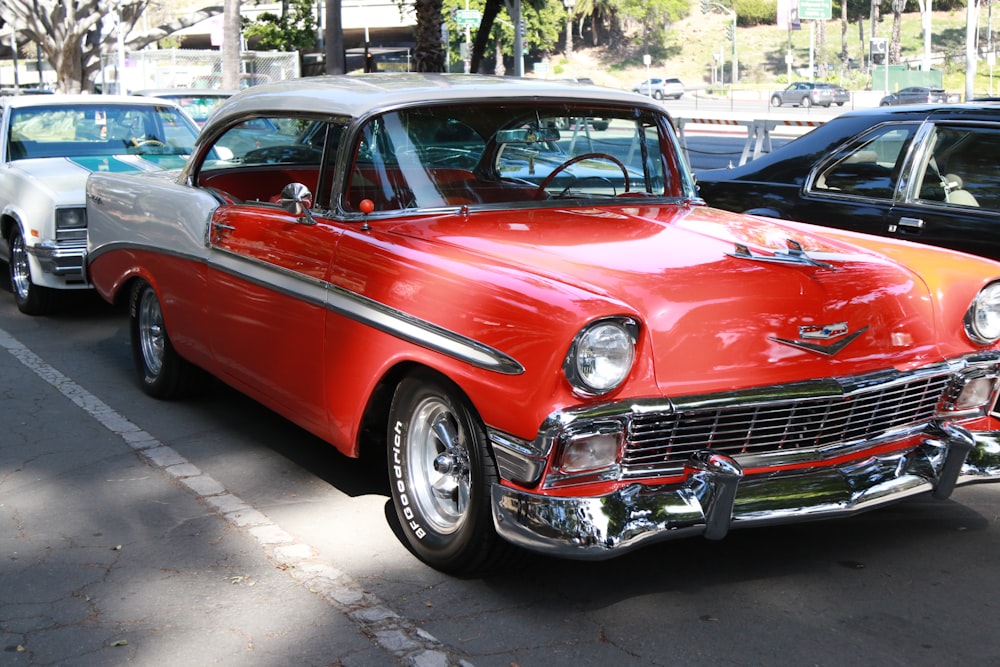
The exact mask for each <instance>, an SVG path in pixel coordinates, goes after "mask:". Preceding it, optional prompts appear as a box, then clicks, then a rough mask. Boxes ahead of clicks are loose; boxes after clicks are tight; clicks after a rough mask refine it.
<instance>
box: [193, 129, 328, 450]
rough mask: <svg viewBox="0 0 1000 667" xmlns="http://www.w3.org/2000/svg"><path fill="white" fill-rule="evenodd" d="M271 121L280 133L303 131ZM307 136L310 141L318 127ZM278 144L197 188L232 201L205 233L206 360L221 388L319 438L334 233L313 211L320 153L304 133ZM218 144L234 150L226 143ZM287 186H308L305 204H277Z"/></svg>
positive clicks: (209, 173) (210, 173) (220, 168)
mask: <svg viewBox="0 0 1000 667" xmlns="http://www.w3.org/2000/svg"><path fill="white" fill-rule="evenodd" d="M272 120H275V122H276V125H277V126H278V127H287V126H289V125H290V126H292V127H300V126H301V123H297V122H284V119H272ZM310 127H311V126H310ZM308 136H309V141H310V142H315V141H316V136H317V134H316V132H315V130H314V128H313V129H309V130H308ZM319 136H323V134H322V133H321V134H320V135H319ZM282 140H283V141H285V142H286V143H285V144H281V143H278V142H272V143H271V144H270V145H268V146H266V147H263V148H259V149H250V150H248V151H247V153H245V154H243V155H237V156H234V159H232V160H226V161H223V162H224V164H222V165H218V164H214V165H212V166H214V167H215V169H208V170H203V174H202V178H201V182H202V184H203V185H207V186H210V187H213V188H216V189H217V190H218V191H220V192H224V193H225V196H226V197H228V201H227V205H225V206H220V207H219V208H218V209H217V210H216V211H215V214H214V215H213V217H212V220H211V224H210V228H209V238H208V243H209V247H210V251H211V252H210V257H209V280H208V282H209V286H208V301H209V303H210V311H211V314H210V318H211V320H212V326H211V342H212V354H213V358H214V359H215V362H216V364H217V373H218V374H219V375H220V376H223V378H224V379H225V380H227V381H228V382H230V383H232V384H234V385H236V386H237V387H238V388H240V389H241V390H243V391H245V392H246V393H248V394H249V395H251V396H253V397H254V398H257V399H258V400H260V401H261V402H263V403H265V404H267V405H269V406H270V407H272V408H274V409H277V410H279V411H286V410H287V411H290V412H292V413H294V414H295V415H296V419H297V421H300V423H303V425H306V426H311V427H312V430H314V431H322V430H324V429H325V428H326V419H327V416H326V410H325V407H324V400H325V397H326V396H325V380H326V377H327V374H326V368H325V364H324V351H325V347H324V345H325V327H326V316H327V310H326V305H325V304H326V286H327V282H328V279H329V275H330V267H331V264H332V262H333V257H334V254H335V252H336V248H337V244H338V242H339V239H340V231H339V229H338V228H337V227H336V226H334V225H332V224H330V223H328V222H326V221H325V220H324V219H323V217H322V216H321V215H320V211H318V210H317V212H316V214H313V212H312V211H311V210H310V209H311V208H313V207H312V202H311V201H310V200H311V197H312V196H315V195H313V194H312V193H316V192H317V189H318V188H319V184H320V182H321V181H320V174H321V159H320V155H321V151H319V150H315V147H310V146H309V145H308V143H307V142H306V141H305V140H303V138H302V133H301V132H300V133H298V134H295V133H288V134H286V135H284V137H283V139H282ZM219 141H220V143H222V144H223V145H226V144H229V145H231V142H227V141H226V139H225V137H224V136H223V137H222V138H220V140H219ZM331 152H332V149H331ZM230 165H232V166H230ZM214 172H219V173H214ZM290 183H300V184H302V185H304V186H305V187H306V188H307V189H308V192H309V196H306V197H305V198H304V200H303V201H293V200H295V199H302V191H301V190H300V191H297V192H295V193H293V192H291V191H288V192H285V193H284V194H285V195H287V196H286V198H285V201H284V202H282V201H281V199H282V191H283V189H284V188H285V186H287V185H288V184H290ZM234 190H235V191H238V194H237V193H234V192H233V191H234ZM321 192H324V195H323V196H325V197H327V198H328V196H329V193H328V192H327V191H324V190H321ZM293 194H294V195H295V196H292V195H293ZM327 201H328V199H327ZM283 204H284V205H283ZM303 420H304V421H303Z"/></svg>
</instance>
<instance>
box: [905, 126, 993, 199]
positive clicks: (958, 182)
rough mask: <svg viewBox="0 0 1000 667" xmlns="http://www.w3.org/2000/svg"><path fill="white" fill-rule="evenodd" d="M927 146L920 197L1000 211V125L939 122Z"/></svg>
mask: <svg viewBox="0 0 1000 667" xmlns="http://www.w3.org/2000/svg"><path fill="white" fill-rule="evenodd" d="M928 145H929V146H930V149H929V151H928V152H927V161H926V163H925V165H924V173H923V178H922V180H921V182H920V183H921V185H920V191H919V193H918V195H917V196H918V198H919V199H921V200H923V201H930V202H943V203H946V204H952V205H955V206H969V207H979V208H986V209H989V210H991V211H1000V164H998V162H997V157H996V156H997V155H1000V128H996V127H975V126H942V125H938V126H937V127H935V128H934V131H933V135H932V136H931V137H930V139H929V143H928Z"/></svg>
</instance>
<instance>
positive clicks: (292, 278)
mask: <svg viewBox="0 0 1000 667" xmlns="http://www.w3.org/2000/svg"><path fill="white" fill-rule="evenodd" d="M212 249H213V250H214V251H215V253H217V254H218V255H224V256H226V257H228V258H230V259H233V260H236V262H235V263H232V262H211V261H210V263H211V264H212V266H214V267H215V268H216V269H218V270H220V271H224V272H226V273H228V274H230V275H233V276H236V277H238V278H241V279H243V280H246V281H248V282H250V283H252V284H254V285H257V286H258V287H264V288H266V289H275V290H277V291H278V292H280V293H282V294H285V295H286V296H290V297H293V298H298V299H302V300H304V301H306V302H308V303H312V304H314V305H318V306H323V307H325V308H326V309H327V310H329V311H331V312H334V313H337V314H339V315H343V316H345V317H348V318H350V319H352V320H355V321H356V322H360V323H361V324H365V325H368V326H370V327H373V328H375V329H378V330H379V331H383V332H385V333H388V334H390V335H393V336H396V337H398V338H401V339H402V340H405V341H407V342H410V343H413V344H415V345H419V346H421V347H424V348H427V349H429V350H433V351H435V352H440V353H441V354H445V355H447V356H449V357H452V358H455V359H458V360H460V361H464V362H466V363H469V364H472V365H473V366H477V367H479V368H484V369H486V370H490V371H496V372H498V373H503V374H505V375H520V374H521V373H523V372H524V367H523V366H521V364H519V363H518V362H517V361H516V360H515V359H513V358H512V357H510V356H508V355H506V354H504V353H503V352H501V351H499V350H496V349H494V348H492V347H490V346H488V345H484V344H482V343H480V342H478V341H475V340H472V339H471V338H467V337H466V336H463V335H461V334H458V333H455V332H454V331H450V330H448V329H445V328H443V327H439V326H438V325H436V324H433V323H431V322H428V321H426V320H422V319H420V318H418V317H414V316H412V315H409V314H407V313H404V312H402V311H400V310H396V309H395V308H391V307H389V306H386V305H384V304H382V303H379V302H377V301H374V300H373V299H369V298H368V297H366V296H362V295H360V294H357V293H355V292H350V291H348V290H346V289H344V288H342V287H338V286H337V285H333V284H332V283H330V282H327V281H325V280H319V279H316V278H311V277H309V276H304V275H302V274H300V273H297V272H295V271H291V270H289V269H286V268H284V267H281V266H276V265H274V264H270V263H268V262H264V261H261V260H259V259H255V258H252V257H246V256H244V255H240V254H239V253H235V252H232V251H230V250H227V249H225V248H219V247H217V246H213V247H212ZM238 265H245V266H249V267H251V268H256V269H263V271H262V272H256V271H245V270H241V269H240V268H239V267H238ZM275 276H277V280H274V277H275ZM303 284H304V285H305V290H303V289H302V288H301V285H303Z"/></svg>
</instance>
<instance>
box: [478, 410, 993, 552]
mask: <svg viewBox="0 0 1000 667" xmlns="http://www.w3.org/2000/svg"><path fill="white" fill-rule="evenodd" d="M927 435H928V437H927V439H926V440H925V441H924V443H923V444H921V445H919V446H917V447H916V448H913V449H908V450H905V451H900V452H896V453H892V454H886V455H880V456H872V457H868V458H866V459H862V460H859V461H856V462H854V463H851V464H849V465H844V466H838V467H832V468H830V467H814V468H810V469H806V470H790V471H784V472H777V473H770V474H763V475H755V476H753V477H746V476H742V472H741V471H740V469H739V466H738V464H736V463H735V462H734V461H732V459H729V458H728V457H717V456H716V455H715V454H714V453H713V452H710V451H706V452H699V453H698V454H697V455H695V456H694V457H692V460H691V461H690V462H689V470H690V471H691V474H690V475H689V477H688V478H687V479H686V480H685V481H684V482H682V483H678V484H674V485H663V486H645V485H641V484H630V485H628V486H626V487H623V488H621V489H619V490H618V491H615V492H613V493H610V494H608V495H605V496H600V497H559V496H543V495H540V494H534V493H529V492H526V491H520V490H517V489H511V488H507V487H503V486H500V485H494V486H493V489H492V500H493V522H494V525H495V526H496V530H497V532H498V533H499V534H500V535H502V536H503V537H504V538H505V539H507V540H509V541H510V542H513V543H514V544H517V545H520V546H522V547H524V548H527V549H531V550H534V551H539V552H544V553H549V554H554V555H558V556H560V557H564V558H577V559H583V560H601V559H606V558H612V557H615V556H619V555H621V554H622V553H625V552H628V551H631V550H633V549H636V548H638V547H640V546H643V545H646V544H649V543H652V542H658V541H664V540H669V539H674V538H679V537H686V536H689V535H697V534H701V535H704V536H705V537H707V538H711V539H718V538H719V537H721V536H723V535H725V534H726V532H727V531H728V530H729V529H730V528H740V527H751V526H755V525H766V524H777V523H788V522H798V521H807V520H812V519H820V518H828V517H836V516H847V515H852V514H856V513H859V512H862V511H865V510H869V509H872V508H875V507H879V506H881V505H885V504H887V503H891V502H896V501H898V500H902V499H903V498H907V497H909V496H913V495H916V494H919V493H926V492H933V493H934V495H935V496H938V497H944V496H947V494H948V493H950V491H951V488H953V487H954V486H955V485H957V484H962V483H966V482H971V481H977V480H980V481H991V482H1000V446H998V445H1000V432H997V433H988V434H987V433H983V434H978V435H977V436H973V435H972V434H971V433H969V432H968V431H966V430H965V429H963V428H961V427H958V426H955V425H951V424H948V425H944V426H940V427H932V428H930V429H929V432H928V434H927ZM970 443H973V446H974V450H973V453H972V454H971V455H970V456H969V457H968V459H967V460H966V453H967V452H968V449H967V447H968V446H969V444H970ZM984 450H988V451H984ZM984 462H985V464H986V465H985V466H984V465H983V463H984ZM730 494H732V496H731V497H730Z"/></svg>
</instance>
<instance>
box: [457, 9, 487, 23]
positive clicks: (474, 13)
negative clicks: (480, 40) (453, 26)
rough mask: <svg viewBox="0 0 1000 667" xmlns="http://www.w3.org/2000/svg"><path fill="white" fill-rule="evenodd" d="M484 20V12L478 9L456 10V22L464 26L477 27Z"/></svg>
mask: <svg viewBox="0 0 1000 667" xmlns="http://www.w3.org/2000/svg"><path fill="white" fill-rule="evenodd" d="M482 20H483V13H482V12H480V11H479V10H478V9H459V10H458V11H456V12H455V23H457V24H458V25H459V26H460V27H462V28H475V27H477V26H478V25H479V23H480V22H481V21H482Z"/></svg>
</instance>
